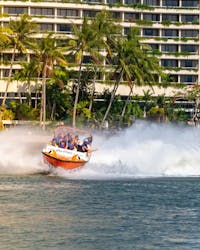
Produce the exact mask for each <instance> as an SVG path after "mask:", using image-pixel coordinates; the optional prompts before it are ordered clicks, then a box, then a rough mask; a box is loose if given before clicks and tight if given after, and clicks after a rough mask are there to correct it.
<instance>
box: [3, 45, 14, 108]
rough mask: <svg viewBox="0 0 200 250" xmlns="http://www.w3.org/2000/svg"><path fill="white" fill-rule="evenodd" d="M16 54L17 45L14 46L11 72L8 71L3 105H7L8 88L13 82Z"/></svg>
mask: <svg viewBox="0 0 200 250" xmlns="http://www.w3.org/2000/svg"><path fill="white" fill-rule="evenodd" d="M15 54H16V45H15V46H14V49H13V53H12V58H11V62H10V69H9V73H8V81H7V83H6V89H5V92H4V97H3V101H2V106H5V104H6V99H7V95H8V88H9V86H10V83H11V77H12V69H13V63H14V60H15Z"/></svg>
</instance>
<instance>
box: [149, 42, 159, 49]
mask: <svg viewBox="0 0 200 250" xmlns="http://www.w3.org/2000/svg"><path fill="white" fill-rule="evenodd" d="M149 46H151V48H152V50H158V49H159V44H157V43H151V44H149Z"/></svg>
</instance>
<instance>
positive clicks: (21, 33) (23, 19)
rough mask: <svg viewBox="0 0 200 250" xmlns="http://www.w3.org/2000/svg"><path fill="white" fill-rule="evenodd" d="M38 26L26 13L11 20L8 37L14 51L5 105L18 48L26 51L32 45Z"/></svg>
mask: <svg viewBox="0 0 200 250" xmlns="http://www.w3.org/2000/svg"><path fill="white" fill-rule="evenodd" d="M36 27H37V25H36V23H35V22H32V21H31V18H30V17H29V16H28V15H26V14H23V15H21V16H20V19H17V20H11V21H10V22H9V25H8V28H9V29H10V30H11V33H10V34H8V37H9V40H10V45H11V46H12V49H13V51H12V57H11V61H10V69H9V73H8V81H7V83H6V89H5V92H4V98H3V101H2V106H4V105H5V102H6V98H7V93H8V88H9V85H10V83H11V77H12V69H13V64H14V60H15V56H16V53H17V50H18V51H19V52H20V53H26V49H27V47H30V46H31V43H32V40H33V39H32V38H31V35H33V34H34V33H35V32H36Z"/></svg>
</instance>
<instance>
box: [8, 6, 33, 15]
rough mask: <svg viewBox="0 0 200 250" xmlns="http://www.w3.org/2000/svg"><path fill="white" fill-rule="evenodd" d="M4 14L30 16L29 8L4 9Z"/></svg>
mask: <svg viewBox="0 0 200 250" xmlns="http://www.w3.org/2000/svg"><path fill="white" fill-rule="evenodd" d="M4 13H8V14H9V15H20V14H24V13H25V14H28V8H25V7H4Z"/></svg>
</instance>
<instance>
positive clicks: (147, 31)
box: [143, 29, 159, 36]
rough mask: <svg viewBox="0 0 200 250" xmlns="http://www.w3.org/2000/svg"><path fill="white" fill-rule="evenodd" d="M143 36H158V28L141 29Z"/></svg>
mask: <svg viewBox="0 0 200 250" xmlns="http://www.w3.org/2000/svg"><path fill="white" fill-rule="evenodd" d="M143 35H144V36H159V30H158V29H143Z"/></svg>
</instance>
